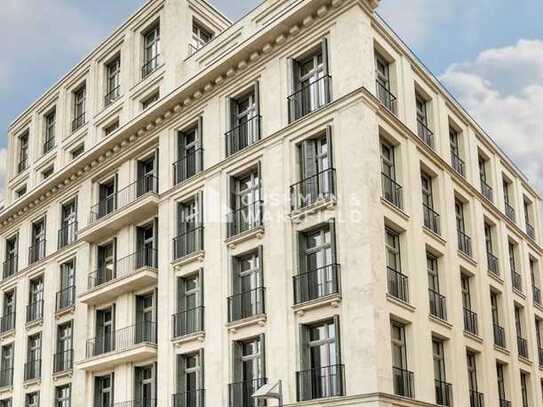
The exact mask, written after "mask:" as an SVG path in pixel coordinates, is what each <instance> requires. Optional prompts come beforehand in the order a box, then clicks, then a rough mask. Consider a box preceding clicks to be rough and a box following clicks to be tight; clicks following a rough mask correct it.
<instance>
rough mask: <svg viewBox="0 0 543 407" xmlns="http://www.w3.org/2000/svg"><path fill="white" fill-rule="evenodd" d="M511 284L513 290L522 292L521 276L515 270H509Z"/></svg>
mask: <svg viewBox="0 0 543 407" xmlns="http://www.w3.org/2000/svg"><path fill="white" fill-rule="evenodd" d="M511 283H512V284H513V288H514V289H515V290H517V291H520V292H522V276H521V275H520V273H517V271H515V269H512V270H511Z"/></svg>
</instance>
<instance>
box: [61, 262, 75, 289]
mask: <svg viewBox="0 0 543 407" xmlns="http://www.w3.org/2000/svg"><path fill="white" fill-rule="evenodd" d="M74 286H75V264H74V260H71V261H68V262H66V263H62V264H61V265H60V290H61V291H64V290H66V289H68V288H70V287H74Z"/></svg>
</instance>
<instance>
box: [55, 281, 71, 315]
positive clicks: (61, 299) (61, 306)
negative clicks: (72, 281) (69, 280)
mask: <svg viewBox="0 0 543 407" xmlns="http://www.w3.org/2000/svg"><path fill="white" fill-rule="evenodd" d="M74 305H75V286H74V285H72V286H70V287H66V288H63V289H62V290H60V291H57V295H56V301H55V311H56V312H57V313H59V312H62V311H65V310H67V309H69V308H71V307H73V306H74Z"/></svg>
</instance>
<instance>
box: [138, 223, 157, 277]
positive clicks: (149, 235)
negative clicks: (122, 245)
mask: <svg viewBox="0 0 543 407" xmlns="http://www.w3.org/2000/svg"><path fill="white" fill-rule="evenodd" d="M155 229H156V225H155V222H152V223H149V224H147V225H145V226H138V227H137V229H136V235H137V255H136V259H137V265H136V266H137V268H141V267H156V266H157V260H158V259H157V257H156V250H157V248H158V247H157V245H156V243H155V239H156V233H155V232H156V231H155Z"/></svg>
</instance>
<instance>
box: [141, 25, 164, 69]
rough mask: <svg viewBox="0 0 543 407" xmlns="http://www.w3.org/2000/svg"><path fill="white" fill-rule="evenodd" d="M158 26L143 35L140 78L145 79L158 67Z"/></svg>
mask: <svg viewBox="0 0 543 407" xmlns="http://www.w3.org/2000/svg"><path fill="white" fill-rule="evenodd" d="M159 57H160V25H159V24H158V23H157V24H155V25H154V26H153V27H151V28H150V29H149V30H147V31H146V32H145V33H144V34H143V66H142V68H141V72H142V78H143V79H145V78H146V77H147V76H149V75H150V74H151V73H153V72H154V71H155V70H156V69H157V68H158V66H159Z"/></svg>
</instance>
